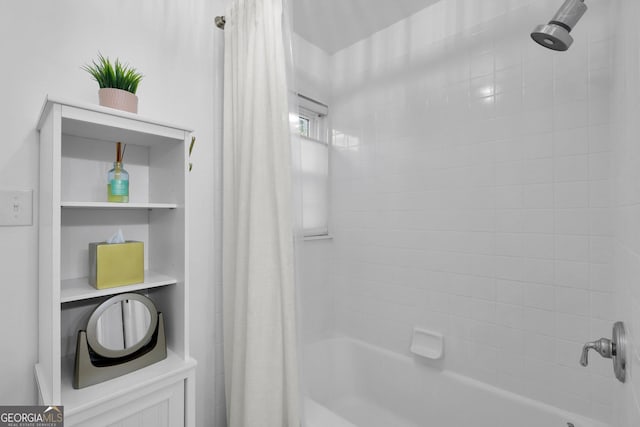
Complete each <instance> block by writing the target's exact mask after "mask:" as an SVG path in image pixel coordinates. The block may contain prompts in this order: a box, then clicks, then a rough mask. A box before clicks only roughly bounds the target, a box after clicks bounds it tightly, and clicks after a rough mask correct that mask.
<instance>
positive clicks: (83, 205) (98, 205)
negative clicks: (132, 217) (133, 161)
mask: <svg viewBox="0 0 640 427" xmlns="http://www.w3.org/2000/svg"><path fill="white" fill-rule="evenodd" d="M60 206H61V207H63V208H74V209H176V208H177V207H178V205H177V204H176V203H146V202H143V203H113V202H72V201H66V202H61V203H60Z"/></svg>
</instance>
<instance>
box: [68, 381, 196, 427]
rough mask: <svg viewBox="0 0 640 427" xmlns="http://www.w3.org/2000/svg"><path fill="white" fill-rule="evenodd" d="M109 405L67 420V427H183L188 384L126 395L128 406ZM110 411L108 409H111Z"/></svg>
mask: <svg viewBox="0 0 640 427" xmlns="http://www.w3.org/2000/svg"><path fill="white" fill-rule="evenodd" d="M119 400H120V399H118V401H110V402H105V404H104V405H102V406H100V407H96V408H91V409H88V410H87V411H84V412H82V413H79V414H75V415H74V416H73V417H70V418H67V419H65V425H66V426H82V427H183V426H184V381H180V382H177V383H174V384H171V385H168V386H166V387H163V388H160V389H158V390H155V391H152V392H150V393H148V394H143V395H141V394H136V395H133V394H132V395H128V396H125V398H124V400H125V402H126V403H123V402H120V401H119ZM107 408H108V409H107Z"/></svg>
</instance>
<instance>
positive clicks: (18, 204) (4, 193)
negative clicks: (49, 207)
mask: <svg viewBox="0 0 640 427" xmlns="http://www.w3.org/2000/svg"><path fill="white" fill-rule="evenodd" d="M3 225H4V226H16V225H33V190H17V191H13V190H0V226H3Z"/></svg>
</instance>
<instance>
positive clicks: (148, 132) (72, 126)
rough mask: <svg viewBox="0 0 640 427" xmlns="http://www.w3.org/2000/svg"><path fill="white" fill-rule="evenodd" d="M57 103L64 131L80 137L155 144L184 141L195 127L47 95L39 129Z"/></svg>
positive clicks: (147, 144) (136, 143)
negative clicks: (60, 109)
mask: <svg viewBox="0 0 640 427" xmlns="http://www.w3.org/2000/svg"><path fill="white" fill-rule="evenodd" d="M54 105H60V106H61V107H62V129H61V130H62V133H63V134H65V135H73V136H78V137H81V138H88V139H98V140H106V141H122V142H125V143H127V144H135V145H143V146H152V145H158V144H168V143H177V142H183V141H184V138H185V133H191V132H193V130H192V129H190V128H188V127H185V126H179V125H175V124H171V123H167V122H162V121H159V120H155V119H151V118H148V117H144V116H139V115H138V114H134V113H129V112H126V111H120V110H116V109H113V108H108V107H102V106H100V105H94V104H84V103H79V102H73V101H68V100H64V99H61V98H55V97H50V96H47V98H46V99H45V102H44V105H43V107H42V110H41V112H40V119H39V120H38V126H37V129H38V130H40V129H42V126H43V125H44V121H45V119H46V117H47V115H48V114H49V112H50V111H51V109H52V108H53V106H54Z"/></svg>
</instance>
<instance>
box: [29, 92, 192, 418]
mask: <svg viewBox="0 0 640 427" xmlns="http://www.w3.org/2000/svg"><path fill="white" fill-rule="evenodd" d="M37 128H38V130H39V131H40V190H39V233H40V237H39V256H40V258H39V337H38V341H39V354H38V363H37V365H36V367H35V374H36V380H37V383H38V388H39V392H40V401H41V403H42V404H56V405H64V407H65V425H68V426H72V425H82V426H93V425H96V426H99V425H100V426H101V425H111V424H114V423H120V422H123V423H125V424H126V423H133V424H134V425H140V426H146V425H149V426H151V425H153V426H156V425H166V426H171V427H174V426H182V425H186V426H193V425H195V400H194V395H195V384H194V381H195V380H194V373H195V365H196V362H195V361H194V360H193V359H192V358H191V357H190V354H189V323H188V302H189V286H188V284H189V277H188V276H189V274H188V268H187V266H188V261H187V260H188V247H189V244H188V235H189V233H188V230H189V227H188V194H189V192H188V176H189V175H188V167H187V165H188V161H189V159H188V145H189V142H190V138H191V130H189V129H187V128H185V127H182V126H176V125H171V124H167V123H163V122H160V121H156V120H152V119H148V118H144V117H140V116H138V115H136V114H131V113H127V112H122V111H118V110H113V109H110V108H105V107H100V106H96V105H84V104H81V103H76V102H68V101H65V100H61V99H54V98H50V97H49V98H47V99H46V101H45V104H44V107H43V109H42V112H41V116H40V120H39V122H38V126H37ZM117 141H121V142H123V143H125V144H127V149H126V152H125V158H124V165H125V168H126V169H127V170H128V172H129V174H130V203H109V202H107V201H106V188H107V187H106V185H107V183H106V175H107V171H108V170H109V169H110V168H111V167H112V166H113V161H114V157H115V143H116V142H117ZM118 229H121V230H123V233H124V236H125V238H126V239H128V240H139V241H143V242H144V245H145V281H144V283H139V284H134V285H129V286H122V287H117V288H111V289H102V290H96V289H94V288H93V287H92V286H91V285H90V284H89V281H88V278H87V277H88V270H89V266H88V244H89V243H90V242H98V241H104V240H106V239H107V238H108V237H110V236H111V235H112V234H114V233H115V232H116V231H117V230H118ZM123 292H139V293H143V294H145V295H146V296H148V297H149V298H151V299H152V300H153V301H154V303H155V305H156V307H157V308H158V311H161V312H162V313H163V315H164V319H165V331H166V339H167V354H168V355H167V359H165V360H163V361H161V362H158V363H156V364H153V365H151V366H148V367H146V368H143V369H140V370H138V371H135V372H132V373H130V374H127V375H124V376H121V377H118V378H115V379H112V380H109V381H106V382H103V383H100V384H97V385H94V386H89V387H86V388H83V389H79V390H75V389H73V388H72V387H71V380H72V377H73V358H74V352H75V342H76V336H77V333H78V330H80V329H84V328H85V327H86V322H87V319H88V316H89V315H90V314H91V312H92V311H93V309H94V308H95V307H97V306H98V305H99V304H100V303H102V302H103V301H104V300H105V299H107V298H108V297H109V296H112V295H115V294H119V293H123ZM145 420H147V421H145ZM148 420H151V421H148ZM127 425H129V424H127Z"/></svg>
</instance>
